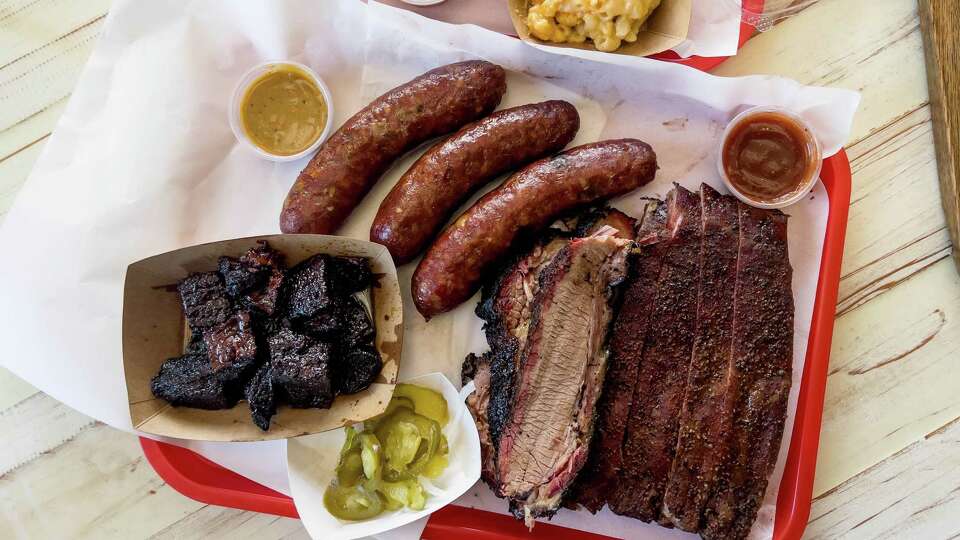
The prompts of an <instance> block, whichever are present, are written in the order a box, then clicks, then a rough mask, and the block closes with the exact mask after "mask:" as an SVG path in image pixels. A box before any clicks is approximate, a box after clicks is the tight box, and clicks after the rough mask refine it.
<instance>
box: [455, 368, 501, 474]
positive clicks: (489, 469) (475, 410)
mask: <svg viewBox="0 0 960 540" xmlns="http://www.w3.org/2000/svg"><path fill="white" fill-rule="evenodd" d="M471 380H472V381H473V384H474V391H473V393H471V394H470V395H469V396H467V410H469V411H470V415H471V416H473V421H474V422H475V423H476V424H477V433H478V434H479V435H480V478H481V479H482V480H483V481H484V482H485V483H486V484H487V485H488V486H490V487H495V484H496V473H495V471H494V470H493V467H494V456H493V454H494V452H495V451H496V450H495V449H494V447H493V442H492V440H491V437H490V422H489V421H488V420H487V406H488V405H489V403H490V353H484V354H481V355H479V356H478V355H476V354H469V355H467V357H466V358H465V359H464V361H463V367H462V370H461V381H462V382H463V384H464V385H466V384H467V383H468V382H469V381H471Z"/></svg>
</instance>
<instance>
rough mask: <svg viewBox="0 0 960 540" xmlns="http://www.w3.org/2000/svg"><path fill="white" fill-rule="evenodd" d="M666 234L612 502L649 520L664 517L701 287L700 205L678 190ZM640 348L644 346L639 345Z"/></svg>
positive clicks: (669, 204) (670, 197) (621, 510)
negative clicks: (655, 295)
mask: <svg viewBox="0 0 960 540" xmlns="http://www.w3.org/2000/svg"><path fill="white" fill-rule="evenodd" d="M666 204H667V225H666V228H667V232H666V234H667V235H668V237H669V239H668V240H664V241H662V242H661V243H660V244H658V245H657V247H656V249H662V250H663V251H664V252H663V255H662V257H663V258H662V263H661V269H660V275H659V277H658V280H657V286H656V287H657V301H656V305H655V306H654V308H653V313H652V315H651V316H650V326H649V328H648V329H647V334H646V339H645V341H644V344H643V346H642V350H643V357H642V359H641V360H640V364H639V370H638V374H637V379H636V381H637V382H636V385H635V387H634V393H633V402H632V404H631V409H630V416H629V425H628V426H627V430H626V438H625V441H624V447H623V462H624V463H627V464H629V465H630V466H628V467H624V468H623V469H622V471H621V474H620V481H619V482H618V484H617V486H616V489H615V490H614V491H613V493H612V495H611V497H610V499H609V501H608V503H609V505H610V508H611V509H612V510H613V511H614V512H616V513H618V514H623V515H627V516H630V517H635V518H638V519H641V520H643V521H653V520H657V519H658V518H659V517H660V507H661V504H662V502H663V490H664V488H665V487H666V483H667V475H668V474H669V472H670V466H671V464H672V463H673V455H674V451H675V449H676V443H677V428H678V419H679V416H680V411H681V408H682V405H683V397H684V391H685V388H686V383H687V371H688V367H689V365H690V353H691V351H692V349H693V341H694V335H695V329H696V318H697V286H698V283H699V281H700V240H701V234H700V200H699V197H698V196H697V195H696V194H694V193H691V192H690V191H687V190H686V189H684V188H682V187H680V186H677V187H676V188H675V189H674V190H673V191H671V192H670V194H669V195H668V196H667V203H666ZM634 345H635V346H636V348H639V346H638V345H636V344H634Z"/></svg>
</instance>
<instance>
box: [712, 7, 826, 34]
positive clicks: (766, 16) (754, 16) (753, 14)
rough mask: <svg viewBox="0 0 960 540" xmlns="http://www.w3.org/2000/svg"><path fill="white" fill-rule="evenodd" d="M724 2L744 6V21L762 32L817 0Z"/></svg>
mask: <svg viewBox="0 0 960 540" xmlns="http://www.w3.org/2000/svg"><path fill="white" fill-rule="evenodd" d="M724 2H726V3H728V4H730V5H734V6H738V7H741V6H742V7H741V9H742V11H743V22H745V23H747V24H749V25H750V26H753V27H754V28H756V29H757V30H759V31H761V32H766V31H767V30H769V29H771V28H773V25H774V24H776V23H777V22H778V21H781V20H783V19H786V18H787V17H790V16H792V15H795V14H797V13H798V12H800V11H802V10H804V9H806V8H808V7H810V6H811V5H813V4H815V3H816V2H817V0H724Z"/></svg>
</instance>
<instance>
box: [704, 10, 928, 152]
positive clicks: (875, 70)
mask: <svg viewBox="0 0 960 540" xmlns="http://www.w3.org/2000/svg"><path fill="white" fill-rule="evenodd" d="M922 54H923V43H922V39H921V36H920V30H919V19H918V18H917V5H916V1H915V0H884V1H883V2H877V1H876V0H821V1H820V2H818V3H816V4H815V5H813V6H812V7H810V8H808V9H806V10H804V11H803V12H801V13H800V14H799V15H797V16H796V17H793V18H790V19H787V20H786V21H784V22H783V23H781V24H778V25H777V26H776V27H775V28H774V29H773V30H771V31H769V32H767V33H764V34H759V35H757V36H755V37H754V38H753V39H751V40H750V41H749V42H748V43H747V45H746V46H745V47H744V48H743V49H742V50H741V51H740V53H739V54H737V56H735V57H734V58H731V59H730V60H728V61H727V62H725V63H724V64H721V65H720V66H719V67H718V68H717V70H716V71H715V72H714V73H716V74H718V75H727V76H729V75H744V74H752V73H765V74H771V75H783V76H786V77H791V78H794V79H796V80H798V81H800V82H802V83H805V84H817V85H822V86H831V87H836V88H849V89H851V90H857V91H859V92H861V94H862V96H863V101H862V102H861V105H860V110H859V111H858V112H857V116H856V118H855V119H854V123H853V131H852V133H851V135H850V141H851V142H854V141H858V140H860V139H862V138H864V137H866V136H867V135H869V134H870V133H871V132H873V131H875V130H876V129H878V128H879V127H881V126H884V125H886V124H887V123H889V122H890V121H891V120H893V119H894V118H896V117H898V116H900V115H902V114H904V113H906V112H908V111H912V110H914V109H916V108H917V107H919V106H920V105H922V104H923V103H926V101H927V89H926V79H925V74H924V68H923V63H922V62H920V61H919V59H920V58H921V55H922Z"/></svg>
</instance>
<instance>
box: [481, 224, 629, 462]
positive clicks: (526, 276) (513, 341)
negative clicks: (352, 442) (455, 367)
mask: <svg viewBox="0 0 960 540" xmlns="http://www.w3.org/2000/svg"><path fill="white" fill-rule="evenodd" d="M633 221H634V220H633V218H631V217H629V216H627V215H626V214H624V213H622V212H620V211H618V210H614V209H612V208H608V207H603V208H588V209H586V210H581V211H579V212H577V213H575V214H573V215H571V216H569V217H566V218H564V219H561V220H558V223H557V224H556V225H555V226H554V227H553V228H551V229H549V230H548V231H547V232H546V233H544V235H543V236H542V237H541V238H540V240H539V241H537V242H535V243H534V244H533V246H532V247H530V248H529V249H527V250H521V253H520V255H518V256H516V257H514V258H513V259H512V260H510V261H508V262H507V264H505V265H504V269H503V270H502V271H501V272H499V273H498V274H497V277H496V278H495V279H494V280H492V281H490V282H488V283H487V284H486V285H485V286H484V287H483V290H482V294H481V299H480V303H479V304H478V305H477V309H476V313H477V316H478V317H480V318H481V319H483V321H484V325H483V328H484V332H485V333H486V336H487V343H488V344H489V345H490V349H491V352H490V353H489V359H490V392H489V396H490V397H489V400H490V401H489V404H488V405H487V410H488V418H489V431H490V439H491V444H492V445H494V446H496V444H497V442H498V441H499V439H500V432H501V430H502V427H503V424H504V422H506V418H507V416H508V415H509V414H510V404H511V401H512V399H513V390H514V374H515V373H516V372H517V371H518V369H519V362H520V354H521V352H522V347H523V343H524V342H525V341H526V339H527V329H528V327H529V325H530V304H531V302H532V301H533V297H534V295H535V294H536V291H537V288H538V287H539V276H540V272H541V271H542V270H543V269H544V268H545V267H546V265H547V263H549V262H550V260H551V259H552V258H553V257H554V256H555V255H556V254H557V253H558V252H559V251H560V250H561V249H562V248H563V247H564V246H566V245H567V244H568V243H569V242H570V240H571V239H572V237H573V236H572V235H582V236H588V235H590V234H592V233H593V232H595V231H596V230H597V229H600V228H602V227H604V226H608V227H612V228H613V229H615V230H616V235H617V236H618V237H620V238H627V239H630V238H633ZM474 412H475V411H474Z"/></svg>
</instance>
